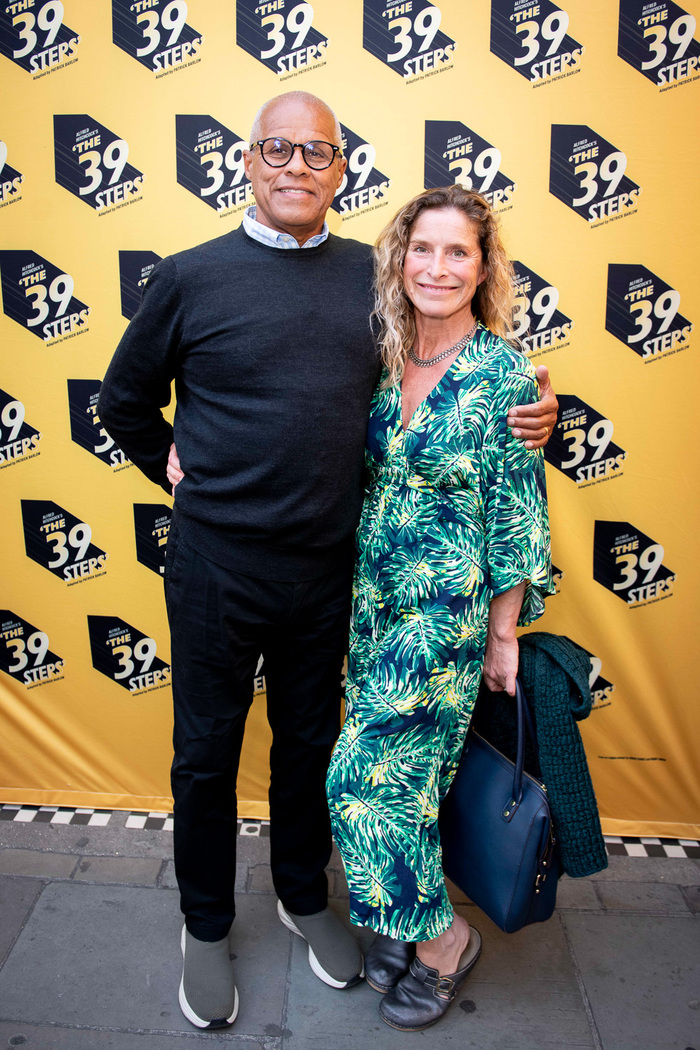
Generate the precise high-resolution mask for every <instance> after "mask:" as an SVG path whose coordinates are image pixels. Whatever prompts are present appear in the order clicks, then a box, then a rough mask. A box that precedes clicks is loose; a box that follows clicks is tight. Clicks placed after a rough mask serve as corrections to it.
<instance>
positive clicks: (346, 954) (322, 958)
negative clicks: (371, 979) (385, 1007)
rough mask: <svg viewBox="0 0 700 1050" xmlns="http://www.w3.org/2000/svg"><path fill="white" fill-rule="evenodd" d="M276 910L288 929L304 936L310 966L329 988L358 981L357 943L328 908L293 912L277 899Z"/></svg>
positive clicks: (359, 957) (360, 966)
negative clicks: (309, 911) (307, 913)
mask: <svg viewBox="0 0 700 1050" xmlns="http://www.w3.org/2000/svg"><path fill="white" fill-rule="evenodd" d="M277 914H278V915H279V917H280V919H281V921H282V922H283V923H284V925H285V926H286V927H287V929H288V930H291V931H292V933H296V934H298V935H299V937H303V938H304V940H305V941H306V943H307V944H308V946H309V966H310V967H311V969H312V970H313V972H314V973H315V974H316V976H317V977H319V978H320V979H321V980H322V981H323V982H324V983H325V984H328V985H330V987H331V988H352V987H353V986H354V985H356V984H359V982H360V981H361V980H362V978H363V976H364V972H365V971H364V965H363V961H362V952H361V951H360V946H359V944H358V943H357V941H356V940H355V938H354V937H353V935H352V934H351V933H350V931H349V930H347V929H346V928H345V926H343V924H342V922H341V921H340V919H338V918H337V916H336V915H334V913H333V912H332V911H331V910H330V908H324V909H323V911H319V912H316V913H315V914H314V915H294V914H292V913H291V912H288V911H287V910H286V909H285V907H284V905H283V904H282V901H277Z"/></svg>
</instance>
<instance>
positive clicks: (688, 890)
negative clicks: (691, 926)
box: [679, 886, 700, 915]
mask: <svg viewBox="0 0 700 1050" xmlns="http://www.w3.org/2000/svg"><path fill="white" fill-rule="evenodd" d="M679 889H680V891H681V893H682V894H683V896H684V897H685V899H686V902H687V904H688V907H689V908H690V910H691V911H692V913H693V914H694V915H698V914H700V886H680V887H679Z"/></svg>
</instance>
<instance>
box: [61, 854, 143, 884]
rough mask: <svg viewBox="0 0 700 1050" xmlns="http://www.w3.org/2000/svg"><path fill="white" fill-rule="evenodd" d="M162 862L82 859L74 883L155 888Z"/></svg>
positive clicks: (96, 858) (108, 858)
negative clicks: (116, 884) (115, 884)
mask: <svg viewBox="0 0 700 1050" xmlns="http://www.w3.org/2000/svg"><path fill="white" fill-rule="evenodd" d="M162 863H163V862H162V861H161V860H158V859H157V858H155V857H82V858H81V859H80V862H79V864H78V868H77V871H76V872H75V875H74V876H73V878H74V879H75V881H76V882H100V883H121V884H122V885H126V886H155V884H156V879H157V878H158V875H159V873H160V868H161V864H162Z"/></svg>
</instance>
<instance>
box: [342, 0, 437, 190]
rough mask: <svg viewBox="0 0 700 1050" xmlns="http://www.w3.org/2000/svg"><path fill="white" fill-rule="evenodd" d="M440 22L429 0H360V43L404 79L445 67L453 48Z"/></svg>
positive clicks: (421, 75) (430, 73) (423, 75)
mask: <svg viewBox="0 0 700 1050" xmlns="http://www.w3.org/2000/svg"><path fill="white" fill-rule="evenodd" d="M441 21H442V12H441V11H440V8H439V7H436V6H435V4H432V3H430V0H406V2H405V3H396V2H395V0H394V2H389V0H364V22H363V33H362V46H363V47H364V49H365V51H369V53H370V54H371V55H374V57H375V58H378V59H379V61H380V62H383V63H384V65H386V66H388V67H389V69H393V70H394V72H395V73H398V75H399V76H400V77H402V78H403V79H404V80H408V78H409V77H418V78H420V79H423V77H425V76H431V75H432V74H433V73H439V72H441V71H442V70H443V69H447V68H449V66H450V64H451V62H452V60H453V58H454V53H455V51H456V49H457V44H456V43H455V42H454V40H452V39H451V37H449V36H447V35H446V34H445V33H442V32H441V31H440V23H441ZM443 185H444V184H443Z"/></svg>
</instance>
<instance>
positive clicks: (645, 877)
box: [587, 857, 700, 886]
mask: <svg viewBox="0 0 700 1050" xmlns="http://www.w3.org/2000/svg"><path fill="white" fill-rule="evenodd" d="M608 861H609V863H608V867H607V868H604V870H603V871H599V872H596V874H595V875H589V876H587V877H588V878H589V879H594V880H595V881H597V882H667V883H671V884H675V885H676V886H698V885H700V861H697V860H691V859H690V858H689V857H608Z"/></svg>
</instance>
